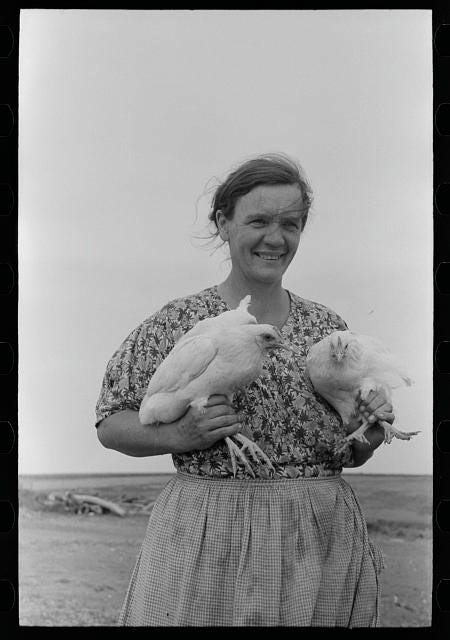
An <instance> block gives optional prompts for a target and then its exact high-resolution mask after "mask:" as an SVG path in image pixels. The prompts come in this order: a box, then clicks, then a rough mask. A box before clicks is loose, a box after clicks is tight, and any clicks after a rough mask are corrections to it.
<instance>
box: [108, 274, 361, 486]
mask: <svg viewBox="0 0 450 640" xmlns="http://www.w3.org/2000/svg"><path fill="white" fill-rule="evenodd" d="M289 296H290V299H291V308H290V313H289V316H288V319H287V321H286V323H285V324H284V325H283V327H282V329H281V334H282V336H283V338H284V340H285V341H287V342H289V343H291V344H292V345H293V346H295V347H296V348H297V349H299V350H300V352H301V354H302V356H301V357H300V358H299V357H298V356H293V355H292V353H290V352H289V351H285V350H281V349H280V350H276V351H275V352H270V353H269V354H268V355H267V356H266V358H265V361H264V369H263V373H262V375H261V376H260V377H259V378H258V379H257V380H256V381H255V382H253V383H252V384H251V385H250V386H248V387H247V388H245V389H243V390H240V391H238V392H236V393H235V394H234V396H233V406H234V408H235V411H236V413H238V414H239V417H240V422H241V424H242V433H243V434H244V435H247V436H248V437H249V438H251V439H252V440H253V441H255V442H256V443H257V444H258V445H259V447H260V448H261V449H262V450H263V451H264V452H265V453H266V455H267V456H268V457H269V458H270V461H271V462H272V464H273V466H274V468H275V471H271V470H269V469H268V468H267V467H266V466H265V464H264V463H261V464H260V465H256V464H252V467H253V469H254V471H255V475H256V477H260V478H269V477H274V478H296V477H316V476H328V475H335V474H337V473H340V471H341V470H342V467H343V466H348V465H349V464H351V461H352V451H351V447H350V446H347V447H346V448H345V449H344V450H341V452H340V453H338V454H337V453H336V448H338V447H339V445H341V444H342V438H343V436H345V430H344V427H343V424H342V420H341V418H340V417H339V415H338V413H337V412H336V411H335V410H334V409H333V408H332V407H331V405H329V404H328V403H327V402H326V400H324V399H323V398H322V397H321V396H319V395H318V394H317V393H316V392H315V391H314V389H313V387H312V384H311V382H310V380H309V378H308V376H307V375H306V373H305V358H306V354H307V353H308V350H309V348H310V346H311V345H312V344H313V343H314V342H317V341H318V340H321V339H322V338H324V337H325V336H326V335H328V334H330V333H331V332H333V331H336V330H345V329H347V325H346V324H345V322H344V321H343V320H342V318H340V317H339V316H338V315H337V314H336V313H334V312H333V311H332V310H331V309H328V308H327V307H325V306H323V305H321V304H318V303H317V302H311V301H310V300H305V299H303V298H300V297H299V296H297V295H295V294H292V293H290V292H289ZM227 310H229V307H228V305H227V304H226V302H225V301H224V300H223V299H222V298H221V297H220V295H219V293H218V291H217V286H213V287H209V288H207V289H204V290H203V291H200V292H199V293H196V294H193V295H190V296H187V297H184V298H179V299H176V300H172V301H171V302H169V303H168V304H166V305H165V306H164V307H163V308H162V309H160V310H159V311H157V312H156V313H154V314H153V315H152V316H150V317H149V318H148V319H147V320H145V321H144V322H143V323H142V324H141V325H140V326H138V327H137V328H136V329H135V330H134V331H132V332H131V334H130V335H129V336H128V337H127V338H126V339H125V340H124V342H123V343H122V345H121V346H120V347H119V349H118V350H117V351H116V352H115V353H114V355H113V356H112V358H111V359H110V361H109V363H108V365H107V368H106V373H105V375H104V378H103V384H102V387H101V391H100V396H99V399H98V402H97V407H96V417H97V422H96V424H98V423H99V422H100V421H101V420H103V419H104V418H106V417H107V416H109V415H111V414H112V413H116V412H118V411H123V410H124V409H133V410H135V411H138V410H139V407H140V404H141V401H142V399H143V397H144V395H145V392H146V389H147V386H148V383H149V380H150V378H151V376H152V375H153V373H154V372H155V370H156V368H157V367H158V366H159V364H160V363H161V362H162V360H164V358H165V357H166V356H167V355H168V353H169V352H170V351H171V349H172V348H173V346H174V345H175V343H176V342H177V340H178V339H179V338H180V337H181V336H182V335H183V334H185V333H186V332H187V331H189V329H191V328H192V327H193V326H194V325H195V324H196V323H197V322H198V321H199V320H202V319H204V318H206V317H210V316H216V315H218V314H219V313H222V312H224V311H227ZM299 396H300V397H299ZM298 397H299V399H298V400H297V402H296V403H295V404H294V400H296V399H297V398H298ZM149 428H151V427H150V426H149ZM172 458H173V461H174V464H175V467H176V468H177V469H178V470H180V471H184V472H187V473H193V474H196V475H201V476H216V477H228V476H229V477H232V476H233V472H232V466H231V460H230V456H229V451H228V447H227V444H226V442H225V441H224V440H219V441H218V442H217V443H215V444H214V445H213V446H212V447H211V448H209V449H204V450H195V451H190V452H189V453H183V454H177V455H175V454H173V455H172ZM237 462H238V472H237V475H236V477H238V478H249V477H250V475H249V473H248V471H247V470H246V469H245V467H244V466H243V465H242V463H241V462H240V461H239V460H238V461H237Z"/></svg>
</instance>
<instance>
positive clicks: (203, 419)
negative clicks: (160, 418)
mask: <svg viewBox="0 0 450 640" xmlns="http://www.w3.org/2000/svg"><path fill="white" fill-rule="evenodd" d="M241 427H242V425H241V424H240V422H239V418H238V416H237V414H236V412H235V411H234V409H233V407H232V406H231V405H230V403H229V400H228V398H227V397H226V396H224V395H218V394H216V395H213V396H210V397H209V399H208V403H207V404H206V406H205V409H204V410H202V409H197V408H196V407H189V410H188V411H187V412H186V413H185V415H184V416H183V417H182V418H181V419H180V420H179V422H178V424H177V441H178V444H177V451H176V452H175V451H174V453H185V452H188V451H192V450H194V449H208V448H209V447H211V446H212V445H213V444H214V443H215V442H217V440H221V439H223V438H225V437H227V436H232V435H234V434H236V433H239V432H240V430H241Z"/></svg>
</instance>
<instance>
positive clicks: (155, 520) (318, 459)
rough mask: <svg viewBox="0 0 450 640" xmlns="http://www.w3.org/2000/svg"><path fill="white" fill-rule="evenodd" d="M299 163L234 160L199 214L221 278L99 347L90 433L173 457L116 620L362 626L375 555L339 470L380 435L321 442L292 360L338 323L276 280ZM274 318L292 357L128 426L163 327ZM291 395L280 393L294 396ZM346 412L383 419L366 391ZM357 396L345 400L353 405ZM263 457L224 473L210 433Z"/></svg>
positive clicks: (333, 434) (302, 194)
mask: <svg viewBox="0 0 450 640" xmlns="http://www.w3.org/2000/svg"><path fill="white" fill-rule="evenodd" d="M311 195H312V194H311V189H310V187H309V185H308V182H307V180H306V178H305V177H304V175H303V172H302V170H301V168H300V167H299V166H298V165H297V164H296V163H295V162H293V161H292V160H290V159H289V158H287V157H285V156H283V155H265V156H260V157H257V158H255V159H253V160H250V161H248V162H245V163H244V164H242V165H241V166H240V167H238V168H237V169H236V170H235V171H233V172H232V173H231V174H230V175H229V176H228V178H227V179H226V180H225V181H224V182H223V183H222V184H221V185H220V186H219V188H218V189H217V190H216V192H215V194H214V197H213V202H212V209H211V213H210V220H211V221H212V222H213V224H214V225H215V228H216V234H217V235H219V236H220V238H221V239H222V241H223V242H225V243H227V244H228V247H229V252H230V258H231V271H230V274H229V276H228V277H227V278H226V280H225V281H224V282H222V283H221V284H219V285H218V286H213V287H209V288H207V289H204V290H203V291H200V292H199V293H197V294H194V295H190V296H187V297H185V298H181V299H177V300H174V301H172V302H169V303H168V304H167V305H165V306H164V307H163V308H162V309H161V310H160V311H158V312H156V313H155V314H153V315H152V316H151V317H150V318H149V319H147V320H145V321H144V322H143V323H142V324H141V325H140V326H139V327H137V328H136V329H135V330H134V331H133V332H132V333H131V334H130V336H129V337H128V338H127V339H126V340H125V341H124V343H123V344H122V346H121V347H120V348H119V350H118V351H116V353H115V354H114V355H113V357H112V358H111V360H110V362H109V364H108V367H107V371H106V374H105V377H104V381H103V386H102V390H101V394H100V398H99V401H98V405H97V425H98V437H99V439H100V441H101V443H102V444H103V445H104V446H105V447H108V448H112V449H115V450H117V451H120V452H122V453H125V454H127V455H132V456H152V455H159V454H166V453H172V455H173V460H174V463H175V466H176V467H177V474H176V476H175V477H174V478H173V479H171V480H170V481H169V483H168V484H167V485H166V487H165V488H164V489H163V491H162V493H161V494H160V496H159V498H158V500H157V501H156V503H155V505H154V508H153V511H152V514H151V517H150V520H149V524H148V529H147V533H146V537H145V540H144V542H143V544H142V547H141V550H140V553H139V556H138V559H137V563H136V565H135V568H134V571H133V575H132V577H131V581H130V585H129V588H128V593H127V596H126V599H125V602H124V605H123V608H122V612H121V615H120V620H119V624H121V625H135V626H137V625H157V626H162V625H177V626H196V625H201V626H209V625H220V626H228V625H233V626H262V625H263V626H280V625H282V626H341V627H353V626H376V624H377V620H378V603H379V584H378V575H379V571H380V569H381V566H382V558H381V554H380V552H379V551H378V549H377V548H376V547H374V545H373V544H372V543H371V541H370V540H369V538H368V535H367V528H366V524H365V521H364V517H363V515H362V513H361V510H360V507H359V505H358V502H357V500H356V498H355V496H354V494H353V491H352V489H351V487H350V486H349V485H348V484H347V483H346V482H345V481H344V480H343V479H342V477H341V470H342V467H343V466H353V467H355V466H360V465H362V464H364V462H366V461H367V460H368V459H369V458H370V457H371V455H372V454H373V451H374V450H375V449H376V448H377V447H378V446H379V445H380V444H381V442H382V441H383V436H384V432H383V430H382V429H381V428H379V427H378V426H372V427H371V428H370V429H369V430H368V431H367V433H366V435H367V438H368V440H369V443H370V444H369V445H367V444H361V443H359V442H353V443H352V444H351V445H350V444H349V445H348V447H347V448H346V449H345V450H344V451H343V452H342V451H341V453H339V454H336V453H335V451H336V449H337V448H338V447H337V445H338V444H339V443H341V442H342V437H343V436H344V435H345V434H346V433H349V432H351V431H353V430H354V429H355V428H356V427H357V424H358V421H357V419H356V416H355V418H354V419H352V421H351V423H350V424H348V425H343V424H342V421H341V420H340V418H339V416H338V414H337V413H336V412H335V411H334V410H333V409H332V408H331V407H330V405H328V404H327V403H326V402H325V401H324V400H323V399H322V398H320V397H319V396H318V395H317V394H316V393H315V392H314V390H313V388H312V386H311V383H310V381H309V379H308V378H307V376H306V375H305V371H304V366H305V362H304V357H305V356H306V354H307V352H308V349H309V347H310V346H311V345H312V344H313V343H314V342H316V341H318V340H320V339H321V338H323V337H324V336H325V335H328V334H329V333H331V332H332V331H334V330H337V329H345V328H346V324H345V323H344V321H343V320H342V319H341V318H340V317H339V316H338V315H337V314H336V313H334V312H333V311H332V310H330V309H328V308H327V307H325V306H323V305H321V304H318V303H316V302H311V301H308V300H305V299H302V298H300V297H299V296H297V295H296V294H294V293H291V292H289V291H287V290H286V289H284V288H283V286H282V278H283V275H284V273H285V271H286V269H287V268H288V266H289V264H290V262H291V260H292V259H293V257H294V255H295V253H296V251H297V248H298V245H299V241H300V238H301V233H302V231H303V228H304V226H305V224H306V221H307V218H308V213H309V209H310V205H311ZM249 293H250V294H251V306H250V309H249V311H250V313H252V314H253V315H254V316H256V318H257V320H258V322H261V323H269V324H272V325H275V326H277V327H278V328H279V329H280V331H281V333H282V335H283V338H284V340H286V341H289V342H291V343H292V345H293V346H295V347H296V348H297V349H299V350H300V351H301V353H302V354H303V357H302V358H295V359H294V358H293V357H292V354H290V353H289V352H285V351H283V352H277V353H273V354H271V355H270V356H267V358H266V362H265V366H264V372H263V375H262V376H260V377H259V378H258V379H257V380H256V381H255V382H254V383H253V384H252V385H250V386H249V387H248V388H246V389H243V390H242V391H240V392H238V393H236V394H235V396H234V398H233V403H232V405H229V404H228V401H227V399H226V398H225V397H224V396H219V395H218V396H212V397H211V398H210V399H209V402H208V405H207V409H206V412H205V413H200V412H199V411H198V410H196V409H195V408H192V407H191V408H190V409H189V410H188V411H187V413H186V414H185V415H184V416H183V417H182V418H181V419H180V420H179V421H177V422H174V423H171V424H160V425H152V426H142V425H141V424H140V422H139V419H138V413H137V412H138V409H139V406H140V402H141V400H142V398H143V396H144V394H145V391H146V388H147V385H148V381H149V379H150V377H151V376H152V375H153V373H154V371H155V370H156V368H157V367H158V365H159V364H160V363H161V361H162V360H163V359H164V358H165V357H166V355H167V354H168V353H169V352H170V350H171V349H172V347H173V346H174V344H175V342H176V341H177V339H178V338H179V337H180V336H181V335H183V334H184V333H185V332H186V331H188V330H189V329H190V328H191V327H193V326H194V325H195V324H196V323H197V322H198V321H199V320H201V319H203V318H205V317H208V316H216V315H218V314H219V313H222V312H223V311H226V310H228V309H233V308H235V307H236V306H237V305H238V303H239V301H240V300H241V299H242V298H243V297H244V296H245V295H247V294H249ZM299 395H300V397H301V398H302V401H301V402H298V401H297V402H296V403H295V404H294V400H296V398H298V396H299ZM360 410H361V411H363V412H365V414H366V415H368V416H370V421H371V422H373V421H376V419H377V418H383V419H384V420H388V421H390V422H392V421H393V419H394V416H393V414H392V406H391V405H390V404H388V403H387V402H386V401H385V399H384V397H382V396H381V395H380V394H372V395H371V396H369V398H368V399H367V402H366V404H365V405H364V404H361V405H360ZM356 411H357V407H355V412H356ZM241 428H242V429H243V431H244V432H247V433H248V435H249V436H250V437H251V438H252V439H253V440H254V441H256V442H257V444H258V445H259V446H260V447H261V449H262V450H263V451H264V452H265V453H266V454H267V455H268V456H269V458H270V461H271V463H272V465H273V467H274V471H269V470H268V469H267V467H265V466H264V465H260V466H259V467H256V466H255V465H253V466H254V470H255V474H256V478H255V479H253V478H252V477H251V476H250V475H249V474H248V472H247V471H246V469H245V468H244V467H243V466H240V468H239V471H238V474H237V476H236V478H233V473H232V467H231V463H230V460H229V454H228V449H227V446H226V444H225V442H224V437H225V436H229V435H233V434H235V433H237V432H238V431H239V430H240V429H241Z"/></svg>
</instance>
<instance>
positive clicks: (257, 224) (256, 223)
mask: <svg viewBox="0 0 450 640" xmlns="http://www.w3.org/2000/svg"><path fill="white" fill-rule="evenodd" d="M250 224H252V225H253V226H255V227H262V226H263V225H265V224H266V221H265V220H263V219H262V218H257V219H256V220H251V222H250Z"/></svg>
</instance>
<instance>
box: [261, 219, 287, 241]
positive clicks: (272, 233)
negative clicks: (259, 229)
mask: <svg viewBox="0 0 450 640" xmlns="http://www.w3.org/2000/svg"><path fill="white" fill-rule="evenodd" d="M264 240H265V241H266V242H267V243H268V244H276V245H279V244H284V237H283V233H282V230H281V228H280V225H278V224H272V225H270V227H268V228H267V229H266V233H265V234H264Z"/></svg>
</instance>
